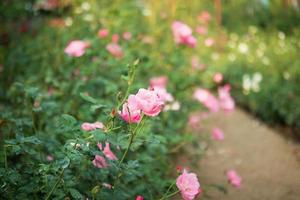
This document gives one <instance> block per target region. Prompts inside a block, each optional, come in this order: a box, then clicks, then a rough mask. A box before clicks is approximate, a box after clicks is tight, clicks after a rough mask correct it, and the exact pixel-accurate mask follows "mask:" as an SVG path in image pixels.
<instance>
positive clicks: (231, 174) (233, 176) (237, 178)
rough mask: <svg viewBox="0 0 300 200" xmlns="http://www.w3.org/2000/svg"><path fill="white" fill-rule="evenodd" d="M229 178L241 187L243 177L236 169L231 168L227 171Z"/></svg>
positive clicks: (236, 185)
mask: <svg viewBox="0 0 300 200" xmlns="http://www.w3.org/2000/svg"><path fill="white" fill-rule="evenodd" d="M227 178H228V181H229V183H230V184H231V185H233V186H234V187H236V188H239V187H240V186H241V182H242V178H241V177H240V176H239V175H238V174H237V173H236V171H235V170H229V171H228V172H227Z"/></svg>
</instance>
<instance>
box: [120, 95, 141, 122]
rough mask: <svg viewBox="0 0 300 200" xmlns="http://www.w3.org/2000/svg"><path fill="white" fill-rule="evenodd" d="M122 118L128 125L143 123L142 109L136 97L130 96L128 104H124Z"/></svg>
mask: <svg viewBox="0 0 300 200" xmlns="http://www.w3.org/2000/svg"><path fill="white" fill-rule="evenodd" d="M119 114H120V116H121V117H122V118H123V119H124V120H125V121H126V122H128V123H139V122H140V121H141V109H140V106H139V102H138V99H137V97H136V96H135V95H129V97H128V100H127V103H124V104H123V109H122V112H119Z"/></svg>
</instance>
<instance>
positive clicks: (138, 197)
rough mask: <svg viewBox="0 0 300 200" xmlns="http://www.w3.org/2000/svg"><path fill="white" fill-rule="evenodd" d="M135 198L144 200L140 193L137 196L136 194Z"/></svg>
mask: <svg viewBox="0 0 300 200" xmlns="http://www.w3.org/2000/svg"><path fill="white" fill-rule="evenodd" d="M135 200H144V197H143V196H141V195H139V196H137V197H136V199H135Z"/></svg>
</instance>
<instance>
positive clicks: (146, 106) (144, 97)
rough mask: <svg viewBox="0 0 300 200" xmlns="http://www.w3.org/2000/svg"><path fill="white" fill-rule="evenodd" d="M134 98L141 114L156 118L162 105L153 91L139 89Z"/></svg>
mask: <svg viewBox="0 0 300 200" xmlns="http://www.w3.org/2000/svg"><path fill="white" fill-rule="evenodd" d="M136 98H137V103H138V104H139V107H140V108H141V110H142V111H143V113H144V114H145V115H147V116H150V117H154V116H157V115H158V114H159V113H160V112H161V110H162V107H163V105H164V102H163V101H162V99H161V98H160V97H159V96H158V95H157V93H156V92H155V91H153V90H146V89H143V88H142V89H139V91H138V93H137V94H136Z"/></svg>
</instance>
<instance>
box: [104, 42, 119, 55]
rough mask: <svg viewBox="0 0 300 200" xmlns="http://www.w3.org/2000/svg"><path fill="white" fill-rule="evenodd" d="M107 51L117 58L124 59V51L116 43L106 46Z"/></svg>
mask: <svg viewBox="0 0 300 200" xmlns="http://www.w3.org/2000/svg"><path fill="white" fill-rule="evenodd" d="M106 49H107V51H109V53H110V54H111V55H113V56H114V57H115V58H122V57H123V50H122V48H121V46H120V45H118V44H115V43H110V44H108V45H107V46H106Z"/></svg>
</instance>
